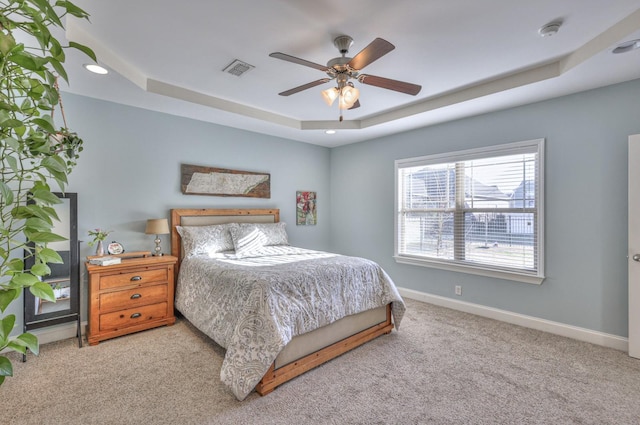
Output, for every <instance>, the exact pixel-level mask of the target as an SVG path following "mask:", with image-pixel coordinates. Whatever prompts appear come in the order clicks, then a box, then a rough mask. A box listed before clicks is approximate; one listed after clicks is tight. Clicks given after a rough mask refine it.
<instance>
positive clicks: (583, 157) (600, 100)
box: [331, 80, 640, 336]
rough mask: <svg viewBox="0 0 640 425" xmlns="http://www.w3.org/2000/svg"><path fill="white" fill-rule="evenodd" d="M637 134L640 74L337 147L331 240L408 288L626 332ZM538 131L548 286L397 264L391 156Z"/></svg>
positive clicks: (523, 136)
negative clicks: (630, 191) (630, 171)
mask: <svg viewBox="0 0 640 425" xmlns="http://www.w3.org/2000/svg"><path fill="white" fill-rule="evenodd" d="M635 133H640V80H635V81H632V82H628V83H623V84H619V85H615V86H609V87H606V88H602V89H598V90H593V91H588V92H583V93H579V94H576V95H571V96H566V97H562V98H558V99H554V100H550V101H545V102H541V103H536V104H531V105H527V106H522V107H518V108H513V109H509V110H505V111H501V112H496V113H491V114H486V115H481V116H476V117H472V118H468V119H463V120H459V121H455V122H449V123H446V124H441V125H436V126H432V127H428V128H423V129H419V130H415V131H411V132H407V133H403V134H397V135H393V136H390V137H385V138H381V139H376V140H372V141H367V142H363V143H358V144H353V145H347V146H343V147H340V148H334V149H332V151H331V199H332V220H331V221H332V228H331V235H332V247H333V249H334V250H335V251H337V252H340V253H344V254H351V255H359V256H364V257H368V258H371V259H373V260H375V261H377V262H379V263H380V264H381V265H382V266H383V267H384V268H385V269H386V270H387V272H388V273H389V274H390V275H391V277H392V278H393V279H394V280H395V282H396V284H397V285H398V286H401V287H406V288H410V289H414V290H418V291H422V292H427V293H431V294H436V295H440V296H445V297H451V298H455V299H458V300H463V301H468V302H472V303H477V304H482V305H486V306H490V307H495V308H500V309H504V310H508V311H512V312H517V313H521V314H525V315H531V316H535V317H539V318H544V319H548V320H552V321H557V322H561V323H565V324H570V325H575V326H580V327H584V328H588V329H592V330H595V331H601V332H606V333H611V334H615V335H621V336H627V332H628V327H627V312H628V307H627V300H628V298H627V259H626V255H627V141H628V135H630V134H635ZM536 138H545V139H546V146H545V149H546V155H545V161H546V173H545V179H546V185H545V191H546V199H545V202H546V204H545V207H546V208H545V210H546V211H545V226H546V244H545V261H546V276H547V278H546V279H545V281H544V282H543V284H542V285H540V286H537V285H532V284H526V283H516V282H512V281H506V280H500V279H491V278H486V277H479V276H474V275H470V274H463V273H457V272H449V271H443V270H437V269H429V268H425V267H419V266H411V265H403V264H397V263H395V261H394V260H393V258H392V256H393V238H394V231H393V226H394V160H396V159H401V158H408V157H414V156H422V155H429V154H435V153H442V152H450V151H456V150H461V149H468V148H476V147H483V146H491V145H497V144H501V143H508V142H514V141H521V140H529V139H536ZM454 285H462V287H463V296H462V297H455V296H454Z"/></svg>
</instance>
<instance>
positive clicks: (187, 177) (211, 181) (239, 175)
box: [180, 164, 271, 198]
mask: <svg viewBox="0 0 640 425" xmlns="http://www.w3.org/2000/svg"><path fill="white" fill-rule="evenodd" d="M180 172H181V173H180V174H181V187H182V193H184V194H186V195H210V196H244V197H250V198H271V174H268V173H255V172H252V171H239V170H227V169H224V168H213V167H202V166H199V165H189V164H182V165H181V166H180Z"/></svg>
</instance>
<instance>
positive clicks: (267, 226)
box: [229, 222, 289, 257]
mask: <svg viewBox="0 0 640 425" xmlns="http://www.w3.org/2000/svg"><path fill="white" fill-rule="evenodd" d="M285 226H286V223H282V222H281V223H238V224H237V225H236V227H232V228H231V229H229V232H230V233H231V239H232V240H233V246H234V248H235V250H236V256H237V257H244V256H247V255H251V254H252V253H254V252H255V251H257V250H259V249H260V248H262V247H265V246H274V245H289V238H288V236H287V231H286V230H285Z"/></svg>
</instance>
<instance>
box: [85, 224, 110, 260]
mask: <svg viewBox="0 0 640 425" xmlns="http://www.w3.org/2000/svg"><path fill="white" fill-rule="evenodd" d="M111 232H112V230H102V229H100V228H97V229H94V230H89V232H88V234H89V236H91V237H93V240H91V241H90V242H89V246H93V245H96V244H97V246H96V255H104V246H103V244H102V243H103V242H104V240H105V239H106V238H107V236H109V233H111Z"/></svg>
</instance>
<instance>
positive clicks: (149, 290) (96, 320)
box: [85, 255, 178, 345]
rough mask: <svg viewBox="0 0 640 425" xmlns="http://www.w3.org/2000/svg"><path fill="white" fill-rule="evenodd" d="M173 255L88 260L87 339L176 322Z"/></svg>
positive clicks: (104, 337) (92, 343)
mask: <svg viewBox="0 0 640 425" xmlns="http://www.w3.org/2000/svg"><path fill="white" fill-rule="evenodd" d="M177 261H178V259H177V258H176V257H172V256H171V255H163V256H158V257H153V256H145V257H142V258H127V259H125V258H123V259H122V262H121V263H120V264H114V265H110V266H98V265H93V264H89V262H87V263H85V265H86V267H87V272H88V273H89V326H88V329H87V341H88V342H89V345H96V344H98V343H99V342H100V341H104V340H105V339H109V338H115V337H117V336H122V335H127V334H130V333H133V332H138V331H142V330H146V329H150V328H155V327H158V326H164V325H173V324H174V323H175V321H176V318H175V316H174V313H173V294H174V265H175V264H176V262H177Z"/></svg>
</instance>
